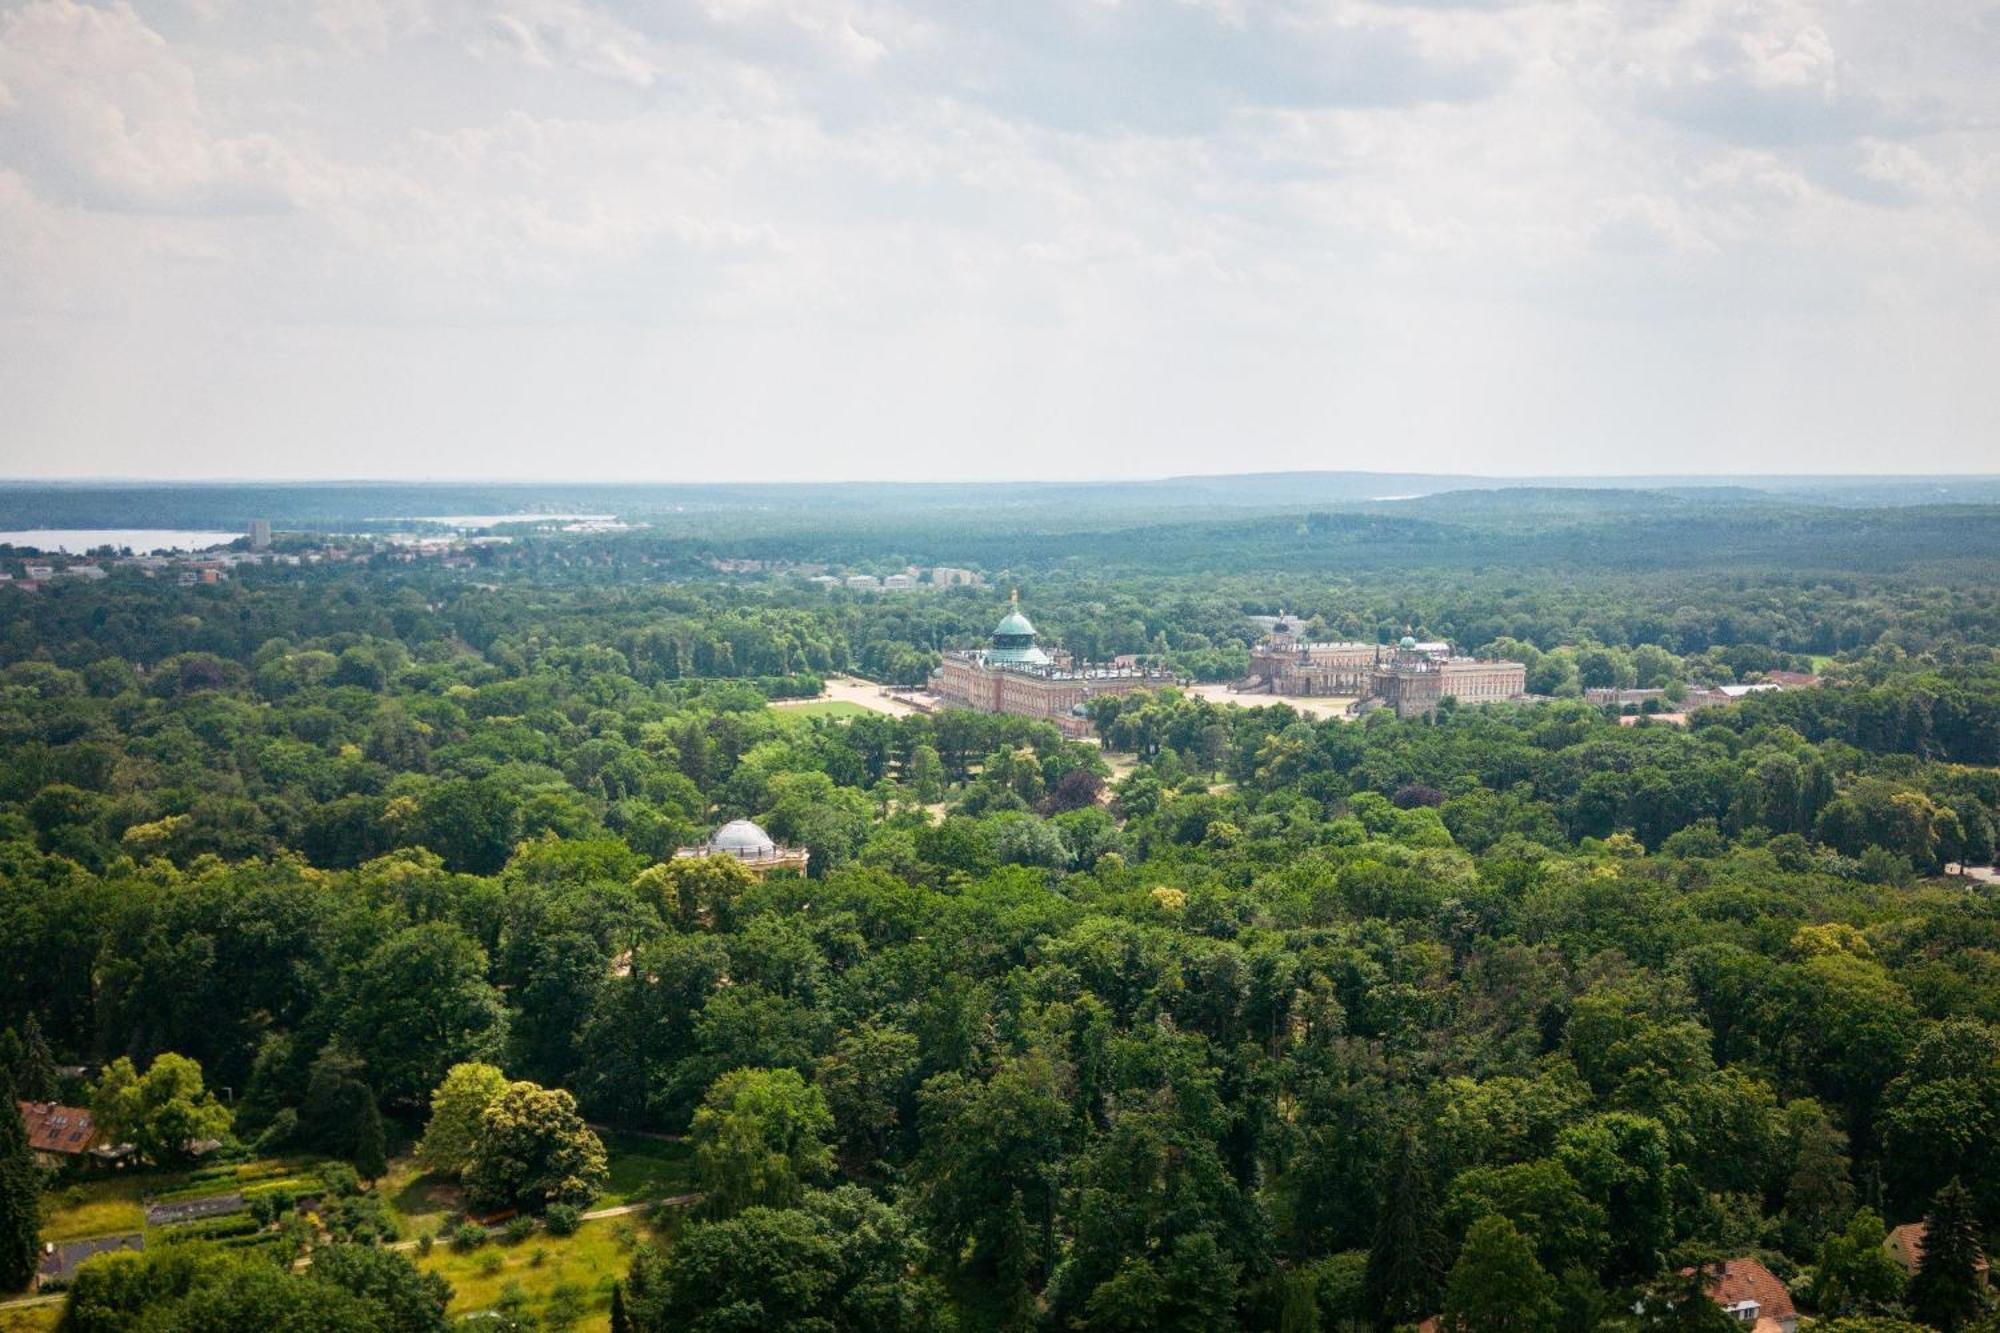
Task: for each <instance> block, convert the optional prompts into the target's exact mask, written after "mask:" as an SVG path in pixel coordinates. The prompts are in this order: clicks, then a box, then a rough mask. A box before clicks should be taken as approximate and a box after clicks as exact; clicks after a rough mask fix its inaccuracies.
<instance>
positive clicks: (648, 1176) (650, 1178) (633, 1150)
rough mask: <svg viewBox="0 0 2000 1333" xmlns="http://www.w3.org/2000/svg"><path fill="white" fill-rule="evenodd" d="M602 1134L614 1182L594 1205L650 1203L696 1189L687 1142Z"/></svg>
mask: <svg viewBox="0 0 2000 1333" xmlns="http://www.w3.org/2000/svg"><path fill="white" fill-rule="evenodd" d="M600 1137H601V1138H603V1140H604V1151H605V1154H606V1156H608V1157H609V1158H610V1159H611V1161H610V1164H611V1183H610V1184H609V1185H608V1186H606V1187H605V1190H604V1193H603V1194H602V1195H601V1196H600V1197H599V1198H598V1199H597V1201H596V1202H594V1203H592V1204H591V1205H590V1206H591V1208H593V1209H595V1208H618V1207H621V1206H623V1205H625V1204H628V1203H651V1202H652V1201H653V1200H655V1199H670V1198H673V1197H674V1196H676V1195H680V1194H688V1193H692V1192H693V1190H694V1188H695V1185H694V1149H693V1148H692V1147H691V1146H689V1145H688V1144H686V1143H668V1142H666V1141H665V1140H662V1139H649V1138H643V1137H641V1136H639V1135H636V1134H619V1133H617V1132H615V1131H613V1132H607V1133H604V1134H602V1135H600Z"/></svg>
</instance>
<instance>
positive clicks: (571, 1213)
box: [542, 1203, 583, 1236]
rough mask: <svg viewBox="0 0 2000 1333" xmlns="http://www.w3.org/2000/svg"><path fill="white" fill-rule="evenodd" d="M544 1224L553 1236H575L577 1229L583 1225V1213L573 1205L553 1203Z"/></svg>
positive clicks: (544, 1218) (544, 1217)
mask: <svg viewBox="0 0 2000 1333" xmlns="http://www.w3.org/2000/svg"><path fill="white" fill-rule="evenodd" d="M542 1222H543V1224H544V1225H545V1226H547V1227H548V1229H549V1234H550V1235H551V1236H574V1235H575V1234H576V1229H577V1228H578V1227H580V1226H582V1225H583V1213H582V1212H581V1211H580V1210H578V1209H577V1208H576V1206H575V1205H573V1204H567V1203H552V1204H550V1205H549V1211H548V1212H547V1214H545V1215H544V1216H543V1218H542Z"/></svg>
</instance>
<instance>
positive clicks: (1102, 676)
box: [930, 606, 1174, 736]
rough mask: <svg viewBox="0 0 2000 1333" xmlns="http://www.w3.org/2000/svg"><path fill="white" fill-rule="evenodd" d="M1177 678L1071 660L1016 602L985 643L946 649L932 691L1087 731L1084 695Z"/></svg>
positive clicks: (951, 704) (962, 704) (969, 704)
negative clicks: (1049, 643)
mask: <svg viewBox="0 0 2000 1333" xmlns="http://www.w3.org/2000/svg"><path fill="white" fill-rule="evenodd" d="M1173 683H1174V677H1173V673H1172V672H1170V671H1158V670H1154V669H1153V668H1150V667H1140V666H1093V665H1090V664H1088V663H1078V662H1073V661H1071V660H1070V657H1069V655H1068V654H1067V653H1063V652H1060V651H1058V652H1054V653H1051V652H1049V651H1048V650H1047V649H1045V648H1043V647H1042V646H1041V644H1040V643H1039V642H1038V641H1037V635H1036V634H1035V627H1034V626H1033V625H1031V624H1029V623H1028V618H1027V617H1026V616H1024V615H1022V614H1021V611H1020V608H1019V607H1018V606H1016V607H1014V608H1013V609H1011V610H1009V611H1008V612H1007V616H1006V618H1005V619H1004V620H1002V621H1001V622H1000V624H999V626H998V627H997V628H996V629H994V631H993V638H992V640H991V642H990V643H989V645H988V646H987V647H985V648H973V649H965V650H959V651H953V652H947V653H946V654H945V655H944V661H943V662H942V663H941V664H940V665H939V666H938V668H937V670H935V671H933V672H932V673H931V679H930V692H931V694H932V696H933V697H935V698H936V699H937V701H938V702H939V703H940V704H943V705H944V706H945V707H947V708H971V709H974V710H976V711H978V712H982V713H1012V714H1015V715H1016V716H1018V717H1040V718H1047V719H1048V720H1049V721H1051V722H1054V723H1055V724H1056V725H1057V726H1058V727H1060V728H1062V732H1063V734H1064V735H1065V736H1087V735H1089V734H1090V723H1089V721H1088V720H1087V719H1086V718H1085V717H1084V716H1083V704H1084V701H1085V700H1087V699H1091V698H1095V697H1096V696H1097V695H1100V694H1127V693H1130V692H1131V691H1133V690H1154V689H1159V688H1161V687H1162V686H1166V685H1171V684H1173Z"/></svg>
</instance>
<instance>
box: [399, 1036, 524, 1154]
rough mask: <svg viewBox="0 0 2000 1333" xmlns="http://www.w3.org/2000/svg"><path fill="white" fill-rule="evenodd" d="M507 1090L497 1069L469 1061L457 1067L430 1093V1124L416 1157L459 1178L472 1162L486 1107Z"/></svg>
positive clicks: (503, 1075)
mask: <svg viewBox="0 0 2000 1333" xmlns="http://www.w3.org/2000/svg"><path fill="white" fill-rule="evenodd" d="M506 1090H507V1076H506V1075H505V1074H503V1073H501V1072H500V1069H499V1068H498V1066H495V1065H489V1064H482V1063H480V1062H479V1061H477V1060H468V1061H466V1062H465V1063H464V1064H456V1065H453V1066H452V1067H451V1069H450V1070H449V1071H448V1072H447V1073H446V1074H445V1076H444V1081H443V1082H442V1083H440V1084H438V1085H437V1087H436V1089H434V1090H433V1091H432V1093H431V1118H430V1123H429V1124H427V1125H426V1126H425V1127H424V1137H423V1141H422V1142H420V1143H419V1144H418V1145H417V1156H418V1157H419V1158H420V1159H421V1160H422V1161H423V1164H424V1165H425V1166H427V1167H429V1168H430V1169H431V1170H433V1171H438V1172H442V1173H444V1174H446V1175H453V1176H455V1175H458V1174H459V1173H461V1172H462V1171H464V1170H465V1168H466V1165H467V1164H468V1163H469V1162H471V1161H472V1156H473V1149H474V1148H476V1147H477V1146H478V1142H479V1126H480V1120H481V1118H482V1117H483V1116H484V1115H485V1114H486V1108H487V1107H489V1106H491V1105H492V1104H493V1102H494V1100H495V1099H496V1098H498V1097H499V1096H500V1094H501V1093H503V1092H505V1091H506Z"/></svg>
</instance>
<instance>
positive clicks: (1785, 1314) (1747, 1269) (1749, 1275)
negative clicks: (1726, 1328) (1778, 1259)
mask: <svg viewBox="0 0 2000 1333" xmlns="http://www.w3.org/2000/svg"><path fill="white" fill-rule="evenodd" d="M1683 1271H1685V1270H1683ZM1708 1298H1709V1299H1710V1300H1712V1301H1714V1302H1715V1303H1716V1304H1717V1305H1719V1306H1721V1307H1722V1308H1723V1309H1725V1310H1727V1309H1729V1308H1730V1307H1731V1306H1734V1305H1741V1304H1743V1302H1745V1301H1755V1302H1757V1318H1758V1322H1760V1323H1761V1322H1762V1321H1764V1320H1766V1319H1796V1318H1797V1317H1798V1310H1797V1308H1796V1307H1794V1306H1793V1304H1792V1293H1791V1292H1790V1291H1788V1290H1786V1288H1785V1284H1784V1283H1782V1282H1780V1281H1778V1275H1777V1274H1776V1273H1773V1272H1772V1271H1771V1270H1770V1269H1768V1268H1766V1267H1764V1265H1762V1264H1760V1263H1758V1262H1757V1261H1756V1260H1755V1259H1731V1260H1729V1261H1728V1262H1727V1263H1724V1264H1723V1265H1721V1266H1720V1267H1719V1268H1715V1269H1712V1270H1710V1272H1709V1275H1708Z"/></svg>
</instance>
